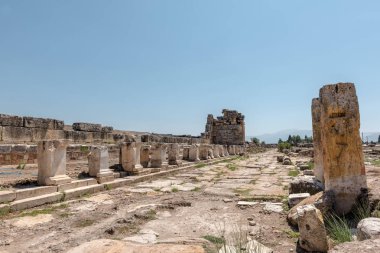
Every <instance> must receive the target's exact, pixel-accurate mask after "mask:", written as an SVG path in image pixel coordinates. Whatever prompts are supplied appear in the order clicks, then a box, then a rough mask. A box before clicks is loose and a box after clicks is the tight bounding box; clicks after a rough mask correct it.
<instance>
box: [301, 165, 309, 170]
mask: <svg viewBox="0 0 380 253" xmlns="http://www.w3.org/2000/svg"><path fill="white" fill-rule="evenodd" d="M298 167H299V168H300V170H302V171H303V170H308V169H309V165H307V164H300V165H299V166H298Z"/></svg>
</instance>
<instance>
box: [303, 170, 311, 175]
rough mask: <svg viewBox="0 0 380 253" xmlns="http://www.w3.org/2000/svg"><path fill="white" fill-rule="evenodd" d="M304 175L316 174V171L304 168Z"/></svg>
mask: <svg viewBox="0 0 380 253" xmlns="http://www.w3.org/2000/svg"><path fill="white" fill-rule="evenodd" d="M303 175H304V176H314V171H312V170H304V171H303Z"/></svg>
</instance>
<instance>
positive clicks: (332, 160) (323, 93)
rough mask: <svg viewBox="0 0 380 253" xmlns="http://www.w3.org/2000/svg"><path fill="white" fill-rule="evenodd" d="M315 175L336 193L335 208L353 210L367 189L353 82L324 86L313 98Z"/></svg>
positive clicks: (341, 212) (340, 211)
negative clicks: (363, 191) (316, 96)
mask: <svg viewBox="0 0 380 253" xmlns="http://www.w3.org/2000/svg"><path fill="white" fill-rule="evenodd" d="M312 122H313V139H314V163H315V168H314V175H315V177H316V179H318V180H319V181H321V182H322V183H324V186H325V191H332V192H334V194H335V199H336V203H335V207H334V208H335V211H336V212H337V213H339V214H346V213H348V212H350V211H351V210H352V207H353V206H354V204H355V203H356V201H357V199H358V197H359V196H360V194H361V192H362V190H363V189H366V188H367V181H366V172H365V167H364V157H363V148H362V140H361V138H360V130H359V129H360V113H359V103H358V98H357V96H356V89H355V85H354V84H353V83H338V84H331V85H326V86H323V87H322V88H321V89H320V91H319V98H314V99H313V101H312Z"/></svg>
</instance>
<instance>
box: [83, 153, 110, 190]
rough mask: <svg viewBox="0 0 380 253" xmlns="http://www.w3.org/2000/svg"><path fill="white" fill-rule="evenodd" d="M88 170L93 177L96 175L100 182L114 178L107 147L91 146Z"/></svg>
mask: <svg viewBox="0 0 380 253" xmlns="http://www.w3.org/2000/svg"><path fill="white" fill-rule="evenodd" d="M88 172H89V175H90V176H91V177H96V179H97V181H98V183H100V184H101V183H105V182H110V181H113V180H114V175H113V171H112V170H110V169H109V154H108V148H107V147H105V146H93V147H91V150H90V154H89V155H88Z"/></svg>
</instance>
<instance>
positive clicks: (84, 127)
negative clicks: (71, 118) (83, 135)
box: [73, 122, 102, 132]
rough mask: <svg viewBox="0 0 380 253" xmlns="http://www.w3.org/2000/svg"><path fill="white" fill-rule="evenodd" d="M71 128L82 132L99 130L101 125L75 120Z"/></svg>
mask: <svg viewBox="0 0 380 253" xmlns="http://www.w3.org/2000/svg"><path fill="white" fill-rule="evenodd" d="M73 129H74V130H75V131H84V132H101V131H102V125H100V124H91V123H82V122H77V123H74V124H73Z"/></svg>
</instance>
